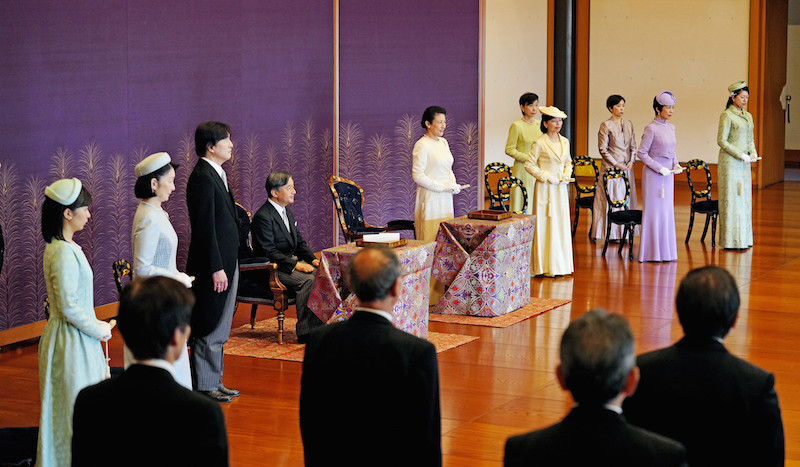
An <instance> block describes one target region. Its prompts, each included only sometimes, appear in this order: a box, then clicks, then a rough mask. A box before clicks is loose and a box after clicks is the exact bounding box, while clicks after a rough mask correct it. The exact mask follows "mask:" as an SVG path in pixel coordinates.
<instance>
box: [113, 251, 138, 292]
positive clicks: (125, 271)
mask: <svg viewBox="0 0 800 467" xmlns="http://www.w3.org/2000/svg"><path fill="white" fill-rule="evenodd" d="M111 271H112V272H113V273H114V285H116V286H117V293H118V294H121V293H122V287H123V286H124V285H125V284H124V282H125V278H126V277H127V278H128V282H130V281H132V280H133V268H131V263H129V262H128V260H126V259H124V258H123V259H118V260H116V261H114V262H113V263H111Z"/></svg>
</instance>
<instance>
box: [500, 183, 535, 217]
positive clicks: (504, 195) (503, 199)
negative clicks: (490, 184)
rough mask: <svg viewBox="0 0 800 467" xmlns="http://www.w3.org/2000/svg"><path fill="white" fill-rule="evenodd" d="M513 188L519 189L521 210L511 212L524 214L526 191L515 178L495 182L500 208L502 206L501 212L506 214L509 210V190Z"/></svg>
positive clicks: (526, 198) (526, 199)
mask: <svg viewBox="0 0 800 467" xmlns="http://www.w3.org/2000/svg"><path fill="white" fill-rule="evenodd" d="M515 188H519V190H520V191H521V192H522V210H521V211H512V212H513V213H514V214H525V211H526V210H527V209H528V190H527V189H526V188H525V185H523V184H522V180H520V179H518V178H517V177H512V176H508V177H503V178H501V179H500V180H498V181H497V193H498V194H499V196H500V206H502V208H503V211H506V212H508V210H509V209H510V206H509V204H510V203H511V190H513V189H515Z"/></svg>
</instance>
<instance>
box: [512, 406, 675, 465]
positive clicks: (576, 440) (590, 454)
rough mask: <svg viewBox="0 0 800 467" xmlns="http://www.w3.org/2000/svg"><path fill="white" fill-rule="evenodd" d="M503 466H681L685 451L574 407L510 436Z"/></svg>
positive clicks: (617, 418)
mask: <svg viewBox="0 0 800 467" xmlns="http://www.w3.org/2000/svg"><path fill="white" fill-rule="evenodd" d="M504 462H505V466H506V467H516V466H520V467H521V466H525V467H527V466H531V465H536V466H565V467H569V466H576V467H578V466H580V467H584V466H614V467H626V466H629V467H643V466H647V467H657V466H665V467H666V466H685V465H687V464H686V449H684V447H683V446H682V445H681V444H680V443H678V442H676V441H673V440H671V439H668V438H665V437H663V436H660V435H657V434H655V433H651V432H649V431H646V430H643V429H641V428H638V427H635V426H633V425H631V424H629V423H628V422H626V421H625V418H624V417H623V416H622V415H620V414H618V413H616V412H613V411H611V410H609V409H606V408H605V407H581V406H578V407H575V408H574V409H572V411H571V412H570V413H569V414H568V415H567V416H566V417H565V418H564V420H562V421H561V422H559V423H556V424H555V425H552V426H549V427H547V428H545V429H543V430H538V431H532V432H530V433H527V434H524V435H519V436H513V437H511V438H509V439H508V441H507V442H506V451H505V460H504Z"/></svg>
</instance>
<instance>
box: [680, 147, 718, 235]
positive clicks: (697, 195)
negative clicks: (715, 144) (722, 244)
mask: <svg viewBox="0 0 800 467" xmlns="http://www.w3.org/2000/svg"><path fill="white" fill-rule="evenodd" d="M700 169H703V171H704V172H705V175H706V183H705V187H704V188H703V189H702V190H695V188H694V182H693V181H692V174H693V173H694V172H695V171H697V170H700ZM686 179H687V180H688V181H689V190H691V192H692V204H691V209H690V211H689V231H688V232H686V242H685V243H689V238H690V237H691V236H692V227H693V226H694V215H695V213H698V214H705V215H706V225H705V227H703V236H702V237H700V241H701V242H704V241H705V240H706V232H708V221H709V220H710V221H711V248H716V247H717V242H716V237H717V217H718V216H719V200H716V199H711V171H710V170H709V169H708V164H706V163H705V162H704V161H702V160H700V159H692V160H690V161H689V162H687V163H686Z"/></svg>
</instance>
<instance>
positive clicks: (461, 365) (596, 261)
mask: <svg viewBox="0 0 800 467" xmlns="http://www.w3.org/2000/svg"><path fill="white" fill-rule="evenodd" d="M675 191H676V194H677V200H676V201H677V206H676V209H675V216H676V224H677V230H678V232H677V233H678V235H677V237H678V241H679V244H678V257H679V259H678V261H677V262H673V263H657V264H656V263H646V264H641V263H638V262H635V261H634V262H630V261H628V260H627V250H623V257H622V258H621V257H619V256H618V255H617V254H616V250H615V249H611V248H609V252H608V253H607V255H606V257H605V258H603V257H602V256H601V251H602V244H596V245H593V244H591V243H590V242H589V240H588V238H587V230H586V229H587V223H588V220H587V219H586V217H588V216H586V215H585V214H586V213H585V212H584V213H583V215H582V216H581V223H580V226H579V229H578V232H577V235H576V237H575V246H574V251H575V274H574V275H573V276H570V277H565V278H558V279H532V280H531V291H532V294H533V295H535V296H541V297H554V298H565V299H570V300H572V303H570V304H569V305H566V306H564V307H561V308H559V309H557V310H553V311H551V312H549V313H546V314H544V315H542V316H539V317H537V318H533V319H530V320H527V321H524V322H521V323H518V324H516V325H514V326H511V327H509V328H505V329H494V328H484V327H476V326H459V325H454V324H443V323H431V330H433V331H439V332H451V333H459V334H469V335H475V336H479V337H480V339H478V340H477V341H474V342H472V343H470V344H467V345H464V346H462V347H459V348H456V349H454V350H451V351H448V352H445V353H442V354H440V355H439V366H440V378H441V402H442V431H443V440H442V447H443V451H444V464H445V466H483V465H486V466H498V465H501V464H502V451H503V445H504V442H505V439H506V438H507V437H508V436H509V435H512V434H517V433H521V432H524V431H528V430H531V429H535V428H540V427H543V426H545V425H548V424H550V423H553V422H555V421H557V420H559V419H560V418H561V417H562V416H563V415H564V414H565V413H566V412H567V411H568V410H569V408H570V406H571V401H570V399H569V396H568V394H567V393H565V392H563V391H562V390H561V389H560V388H559V386H558V384H557V382H556V380H555V375H554V373H553V370H554V368H555V365H556V363H557V361H558V345H559V339H560V337H561V333H562V331H563V329H564V328H566V326H567V325H568V324H569V322H570V321H571V320H572V319H573V318H575V317H576V316H578V315H580V314H582V313H584V312H586V311H587V310H589V309H591V308H594V307H603V308H605V309H607V310H609V311H612V312H616V313H622V314H623V315H625V317H626V318H627V319H628V320H629V322H630V324H631V327H632V329H633V331H634V334H635V336H636V339H637V343H636V344H637V349H638V350H639V351H646V350H651V349H655V348H659V347H663V346H666V345H669V344H670V343H672V342H673V341H674V340H676V339H677V338H679V337H680V336H681V330H680V325H679V324H678V321H677V318H676V317H675V314H674V305H673V299H674V293H675V287H676V283H677V282H678V281H679V280H680V279H681V278H682V277H683V276H684V275H685V274H686V272H687V271H689V270H690V269H692V268H696V267H699V266H702V265H705V264H717V265H720V266H724V267H725V268H727V269H728V270H730V271H731V273H733V275H734V277H736V280H737V282H738V284H739V288H740V291H741V295H742V309H741V311H740V316H739V320H738V323H737V325H736V327H735V328H734V329H733V330H732V332H731V334H730V335H729V336H728V338H727V339H726V340H725V344H726V346H727V347H728V349H729V350H730V351H731V352H732V353H734V354H736V355H739V356H742V357H744V358H747V359H749V360H750V361H751V362H753V363H755V364H757V365H760V366H762V367H764V368H766V369H768V370H769V371H772V372H773V373H775V375H776V381H777V390H778V395H779V398H780V402H781V407H782V409H783V419H784V425H785V431H786V454H787V465H800V376H798V375H799V374H800V363H799V362H800V346H798V345H797V343H798V342H800V315H798V313H800V307H798V305H797V304H798V303H800V285H798V284H800V211H798V209H797V206H800V183H782V184H778V185H776V186H773V187H770V188H768V189H766V190H760V191H755V192H754V195H755V199H754V202H753V206H754V210H755V213H754V229H755V244H756V246H755V247H754V248H753V249H751V250H748V251H744V252H739V251H724V250H714V249H711V244H710V240H709V239H708V238H707V239H706V244H705V245H703V244H701V243H700V234H701V233H702V224H700V225H699V226H697V225H696V226H695V232H694V233H693V235H692V237H693V238H692V241H691V242H690V243H689V244H688V245H684V244H683V238H685V234H686V229H687V226H688V219H689V209H688V202H689V199H688V187H687V186H686V185H685V184H684V185H681V184H678V185H677V186H676V189H675ZM698 227H700V230H698ZM262 312H263V313H264V314H263V316H266V314H267V310H262ZM246 315H247V313H244V312H240V313H239V314H237V316H236V322H235V325H240V324H243V323H244V322H246V320H247V318H248V317H247V316H246ZM112 343H113V349H112V357H113V358H114V361H115V362H121V361H122V354H121V348H120V345H119V339H117V338H115V339H113V341H112ZM225 364H226V367H225V375H226V378H225V383H226V384H227V385H228V386H230V387H236V388H239V389H241V391H242V397H239V398H237V399H235V400H234V402H233V403H231V404H225V405H223V409H224V411H225V414H226V421H227V425H228V436H229V441H230V447H231V451H230V457H231V465H234V466H240V465H241V466H245V465H275V466H283V465H286V466H294V465H302V453H303V451H302V443H301V440H300V431H299V427H298V414H297V401H298V396H299V382H300V372H301V365H300V364H299V363H292V362H278V361H273V360H259V359H255V358H246V357H228V358H226V360H225ZM36 371H37V370H36V346H35V345H29V346H26V347H21V348H18V349H4V350H3V351H2V352H0V381H2V384H0V396H2V397H0V426H26V425H35V424H37V423H38V413H39V408H38V383H37V373H36ZM331 403H339V404H357V403H358V401H353V400H349V399H348V395H347V394H332V395H331ZM376 410H377V409H376ZM109 416H113V408H110V409H109ZM331 436H340V437H341V442H342V444H343V445H350V446H351V447H350V449H358V440H357V439H351V438H350V437H349V434H348V433H339V434H336V433H331ZM110 439H113V435H111V436H110ZM407 448H410V447H407V446H403V445H398V449H407ZM730 449H735V447H730Z"/></svg>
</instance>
